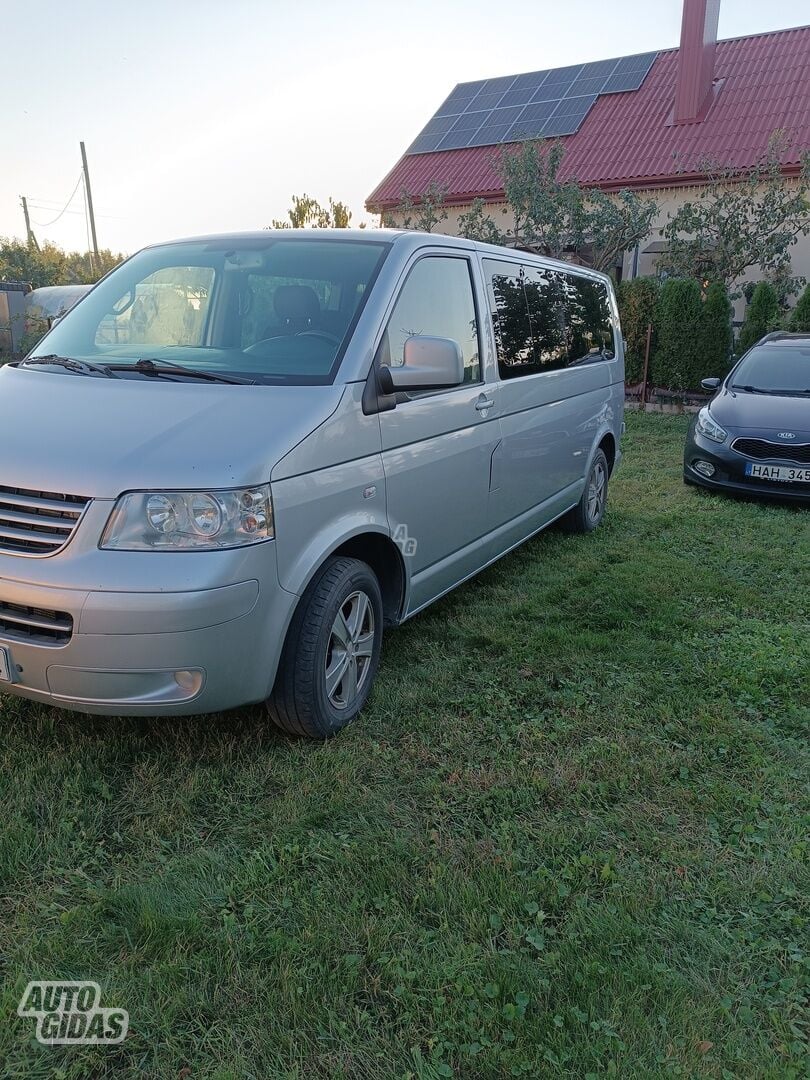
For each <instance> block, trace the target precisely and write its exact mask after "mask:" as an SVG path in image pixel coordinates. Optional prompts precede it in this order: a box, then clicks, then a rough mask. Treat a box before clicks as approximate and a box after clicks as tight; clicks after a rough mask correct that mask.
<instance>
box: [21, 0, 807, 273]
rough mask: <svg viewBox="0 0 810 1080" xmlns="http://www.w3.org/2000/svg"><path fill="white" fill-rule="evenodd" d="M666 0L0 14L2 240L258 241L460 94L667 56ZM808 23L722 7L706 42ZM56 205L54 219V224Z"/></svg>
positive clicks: (107, 0) (801, 5)
mask: <svg viewBox="0 0 810 1080" xmlns="http://www.w3.org/2000/svg"><path fill="white" fill-rule="evenodd" d="M680 16H681V0H611V2H610V3H607V2H605V0H512V2H511V3H510V4H502V3H498V2H495V0H487V2H484V0H407V3H403V2H402V0H398V2H397V3H389V2H386V0H377V2H376V3H371V2H370V0H342V2H335V0H332V2H330V0H299V2H298V3H297V4H294V3H290V2H289V0H287V2H285V3H278V2H276V0H216V2H215V0H170V2H167V0H137V2H136V3H124V2H123V0H71V2H70V3H66V2H65V0H38V3H37V4H35V5H34V4H24V3H22V2H19V0H17V2H15V0H10V3H9V5H8V9H7V10H6V11H5V12H4V18H3V33H2V38H3V48H2V56H3V59H2V72H3V86H4V94H3V98H2V106H0V236H17V237H23V236H24V231H25V230H24V222H23V215H22V209H21V206H20V196H21V195H25V196H27V198H28V200H29V203H30V208H31V216H32V218H33V221H34V226H33V227H34V232H35V234H36V236H37V238H38V240H39V241H40V243H41V242H42V241H44V240H50V241H52V242H54V243H56V244H59V245H60V246H62V247H64V248H66V249H68V250H75V249H78V250H86V249H87V247H88V242H87V232H86V228H87V226H86V220H85V215H84V210H83V202H82V190H81V188H79V189H78V190H77V191H76V194H75V195H74V197H73V200H72V201H71V202H70V203H68V199H69V196H70V194H71V192H72V191H73V190H74V187H75V185H76V182H77V180H78V179H79V175H80V166H81V159H80V155H79V141H80V140H84V142H85V143H86V146H87V155H88V160H89V168H90V180H91V185H92V192H93V199H94V203H95V209H96V224H97V231H98V240H99V245H100V246H101V247H109V248H111V249H112V250H114V251H121V252H125V253H129V252H132V251H134V250H137V248H139V247H141V246H143V245H144V244H147V243H151V242H154V241H157V240H169V239H173V238H176V237H181V236H192V235H198V234H204V233H209V232H223V231H229V230H235V229H255V228H262V227H263V226H265V225H269V224H270V222H271V220H272V219H273V218H281V217H284V216H285V213H286V209H287V207H288V206H289V205H290V197H291V195H292V194H293V193H296V194H301V193H303V192H306V193H307V194H309V195H312V196H314V197H315V198H317V199H319V200H321V201H322V202H326V200H327V199H328V197H329V196H332V197H333V198H334V199H340V200H343V201H344V202H346V203H348V205H349V207H350V208H351V209H352V212H353V218H352V224H354V225H357V224H359V223H360V222H361V221H366V222H368V223H369V224H372V223H375V220H376V219H373V218H371V217H369V215H368V214H366V212H365V210H364V209H363V204H364V202H365V199H366V197H367V196H368V195H369V194H370V192H371V191H372V190H373V188H374V187H375V186H376V184H377V183H378V181H379V180H381V179H382V177H383V176H384V175H385V174H386V173H387V172H388V170H389V169H390V168H391V167H392V166H393V165H394V164H395V162H396V161H397V159H398V158H399V157H400V156H401V154H402V153H403V151H404V150H405V148H406V147H407V146H408V144H409V143H410V142H411V141H412V140H413V138H414V137H415V136H416V134H417V133H418V132H419V131H420V129H421V128H422V127H423V126H424V124H425V123H426V122H427V120H428V119H429V118H430V116H431V115H432V114H433V113H434V112H435V110H436V108H437V107H438V106H439V105H440V104H441V102H442V101H443V100H444V98H445V97H446V96H447V94H448V93H449V91H450V89H451V88H452V87H453V86H454V85H455V84H456V83H458V82H466V81H469V80H472V79H481V78H489V77H494V76H497V75H507V74H514V73H517V72H521V71H534V70H539V69H542V68H547V67H562V66H564V65H566V64H573V63H583V62H586V61H589V60H598V59H602V58H605V57H610V56H622V55H626V54H630V53H635V52H646V51H651V50H655V49H666V48H671V47H673V46H676V45H677V44H678V38H679V35H680ZM806 21H807V4H806V0H779V2H778V3H773V4H763V3H762V2H761V0H722V5H721V11H720V33H719V36H720V37H721V38H728V37H738V36H740V35H743V34H752V33H759V32H762V31H766V30H777V29H782V28H784V27H787V26H798V25H802V24H803V23H805V22H806ZM66 204H67V210H66V212H65V213H63V214H62V215H61V217H59V219H58V220H56V221H54V219H55V218H57V216H58V215H59V214H60V211H61V210H62V209H63V208H64V207H65V205H66Z"/></svg>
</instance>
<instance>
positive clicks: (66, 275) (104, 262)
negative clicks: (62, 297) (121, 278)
mask: <svg viewBox="0 0 810 1080" xmlns="http://www.w3.org/2000/svg"><path fill="white" fill-rule="evenodd" d="M123 259H124V256H123V255H120V254H117V255H116V254H114V253H113V252H112V251H108V250H103V251H100V252H99V255H98V259H97V258H96V256H95V255H93V254H91V253H90V252H79V251H72V252H65V251H63V250H62V248H60V247H57V246H56V245H55V244H47V243H46V244H43V245H42V247H40V248H37V247H29V246H28V245H27V244H25V243H23V242H22V241H21V240H11V239H8V238H2V237H0V280H3V281H28V282H30V283H31V284H32V285H33V286H34V288H40V287H42V286H43V285H91V284H93V283H94V282H96V281H98V279H99V278H100V277H103V276H104V274H106V273H107V272H108V271H109V270H112V268H113V267H114V266H117V265H118V263H120V262H121V261H122V260H123Z"/></svg>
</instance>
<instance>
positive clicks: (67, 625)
mask: <svg viewBox="0 0 810 1080" xmlns="http://www.w3.org/2000/svg"><path fill="white" fill-rule="evenodd" d="M623 390H624V367H623V357H622V340H621V334H620V332H619V325H618V319H617V312H616V303H615V299H614V296H613V292H612V289H611V286H610V282H609V280H608V279H607V278H606V277H604V276H603V275H601V274H598V273H594V272H591V271H588V270H584V269H581V268H579V267H573V266H569V265H566V264H563V263H554V262H551V261H549V260H546V259H540V258H536V257H534V256H531V255H526V254H523V253H520V252H517V251H513V250H509V249H502V248H497V247H491V246H488V245H485V244H477V243H473V242H470V241H466V240H461V239H457V238H453V237H445V236H435V235H429V234H424V233H406V232H396V231H385V230H381V231H379V232H378V231H374V232H361V231H349V230H335V231H328V230H324V231H321V230H314V231H306V232H304V231H301V232H299V231H294V230H285V231H277V232H274V231H265V232H261V233H251V234H237V235H228V236H211V237H205V238H202V239H194V240H187V241H182V242H177V243H170V244H163V245H157V246H155V247H150V248H147V249H145V250H144V251H141V252H140V253H139V254H137V255H135V256H134V257H133V258H131V259H129V260H128V261H127V262H125V263H123V264H122V265H121V266H120V267H118V268H117V269H116V270H114V271H113V272H112V273H111V274H109V275H108V276H107V277H106V278H104V279H103V280H102V281H101V282H100V283H99V284H98V285H96V286H95V288H93V289H92V291H91V292H90V293H88V294H87V295H86V296H85V297H84V298H83V299H82V300H80V301H79V303H78V304H77V305H76V306H75V307H74V308H73V309H72V310H71V311H70V312H68V314H67V315H66V316H65V317H64V319H62V320H60V322H59V323H58V324H57V325H55V326H54V327H53V329H52V330H51V331H50V333H48V334H47V335H46V336H45V338H44V339H43V340H42V341H41V342H40V344H39V345H38V346H37V347H36V349H35V350H34V351H33V353H32V354H31V355H29V356H28V357H26V359H24V360H22V361H21V362H19V363H17V364H12V365H7V366H6V367H4V368H3V369H2V371H0V690H2V691H4V692H8V693H11V694H19V695H22V696H24V697H28V698H32V699H34V700H36V701H41V702H46V703H49V704H52V705H55V706H58V707H60V708H65V709H78V710H81V711H84V712H90V713H102V714H114V715H159V714H166V715H172V714H189V713H195V714H196V713H206V712H212V711H217V710H222V709H228V708H230V707H233V706H238V705H243V704H247V703H252V702H263V701H266V702H267V705H268V708H269V711H270V713H271V715H272V717H273V719H274V720H275V721H276V723H278V724H279V725H280V726H281V727H282V728H284V729H285V730H287V731H289V732H294V733H298V734H303V735H309V736H313V737H325V736H328V735H330V734H332V733H334V732H335V731H337V730H338V729H340V728H342V727H343V726H344V725H345V724H346V723H347V722H348V721H350V720H351V719H352V718H353V717H354V716H356V714H357V713H358V712H359V711H360V709H361V708H362V707H363V704H364V703H365V701H366V699H367V697H368V694H369V691H370V689H371V685H372V682H373V680H374V676H375V673H376V670H377V664H378V661H379V656H380V640H381V635H382V630H383V627H384V626H396V625H397V624H398V623H401V622H402V621H403V620H405V619H408V618H410V617H411V616H412V615H415V614H416V613H417V612H419V611H421V610H422V609H423V608H424V607H426V606H427V605H428V604H430V603H432V602H433V601H434V600H436V599H437V598H438V597H440V596H442V595H443V594H445V593H446V592H448V590H450V589H452V588H453V587H454V586H456V585H458V584H459V583H460V582H462V581H464V580H466V579H467V578H469V577H471V576H472V575H474V574H476V573H477V572H478V571H479V570H481V569H482V568H483V567H485V566H487V565H488V564H490V563H492V562H493V561H494V560H495V559H498V558H499V557H500V556H502V555H503V554H505V553H506V552H507V551H509V550H510V549H511V548H514V547H515V546H516V545H517V544H520V543H521V542H522V541H524V540H526V539H527V538H528V537H530V536H532V535H533V534H534V533H536V532H538V530H540V529H542V528H544V527H545V526H547V525H548V524H549V523H551V522H553V521H555V520H556V519H558V518H563V519H564V522H565V524H566V525H567V526H568V527H569V528H571V529H573V530H576V531H581V532H588V531H590V530H591V529H593V528H595V527H596V526H597V525H598V524H599V522H600V521H601V519H602V515H603V514H604V511H605V500H606V497H607V486H608V479H609V477H610V474H611V472H612V470H613V468H614V467H615V465H616V463H617V461H618V458H619V437H620V434H621V430H622V415H623V402H624V392H623Z"/></svg>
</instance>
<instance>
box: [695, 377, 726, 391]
mask: <svg viewBox="0 0 810 1080" xmlns="http://www.w3.org/2000/svg"><path fill="white" fill-rule="evenodd" d="M722 381H723V380H722V379H701V380H700V385H701V386H702V387H703V389H704V390H716V389H717V387H718V386H719V385H720V383H721V382H722Z"/></svg>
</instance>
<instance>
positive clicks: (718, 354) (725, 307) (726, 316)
mask: <svg viewBox="0 0 810 1080" xmlns="http://www.w3.org/2000/svg"><path fill="white" fill-rule="evenodd" d="M733 345H734V331H733V330H732V326H731V301H730V300H729V298H728V290H727V289H726V287H725V285H724V284H723V283H722V281H713V282H712V283H711V285H710V286H709V288H708V289H707V290H706V298H705V300H704V301H703V311H702V313H701V318H700V343H699V347H698V348H696V349H695V350H694V353H693V359H694V366H693V368H692V372H691V375H692V378H691V382H692V386H693V387H695V388H697V387H698V386H700V380H701V379H706V378H709V377H711V376H715V375H717V376H723V375H725V374H726V372H727V371H728V368H729V362H730V360H731V350H732V347H733Z"/></svg>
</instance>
